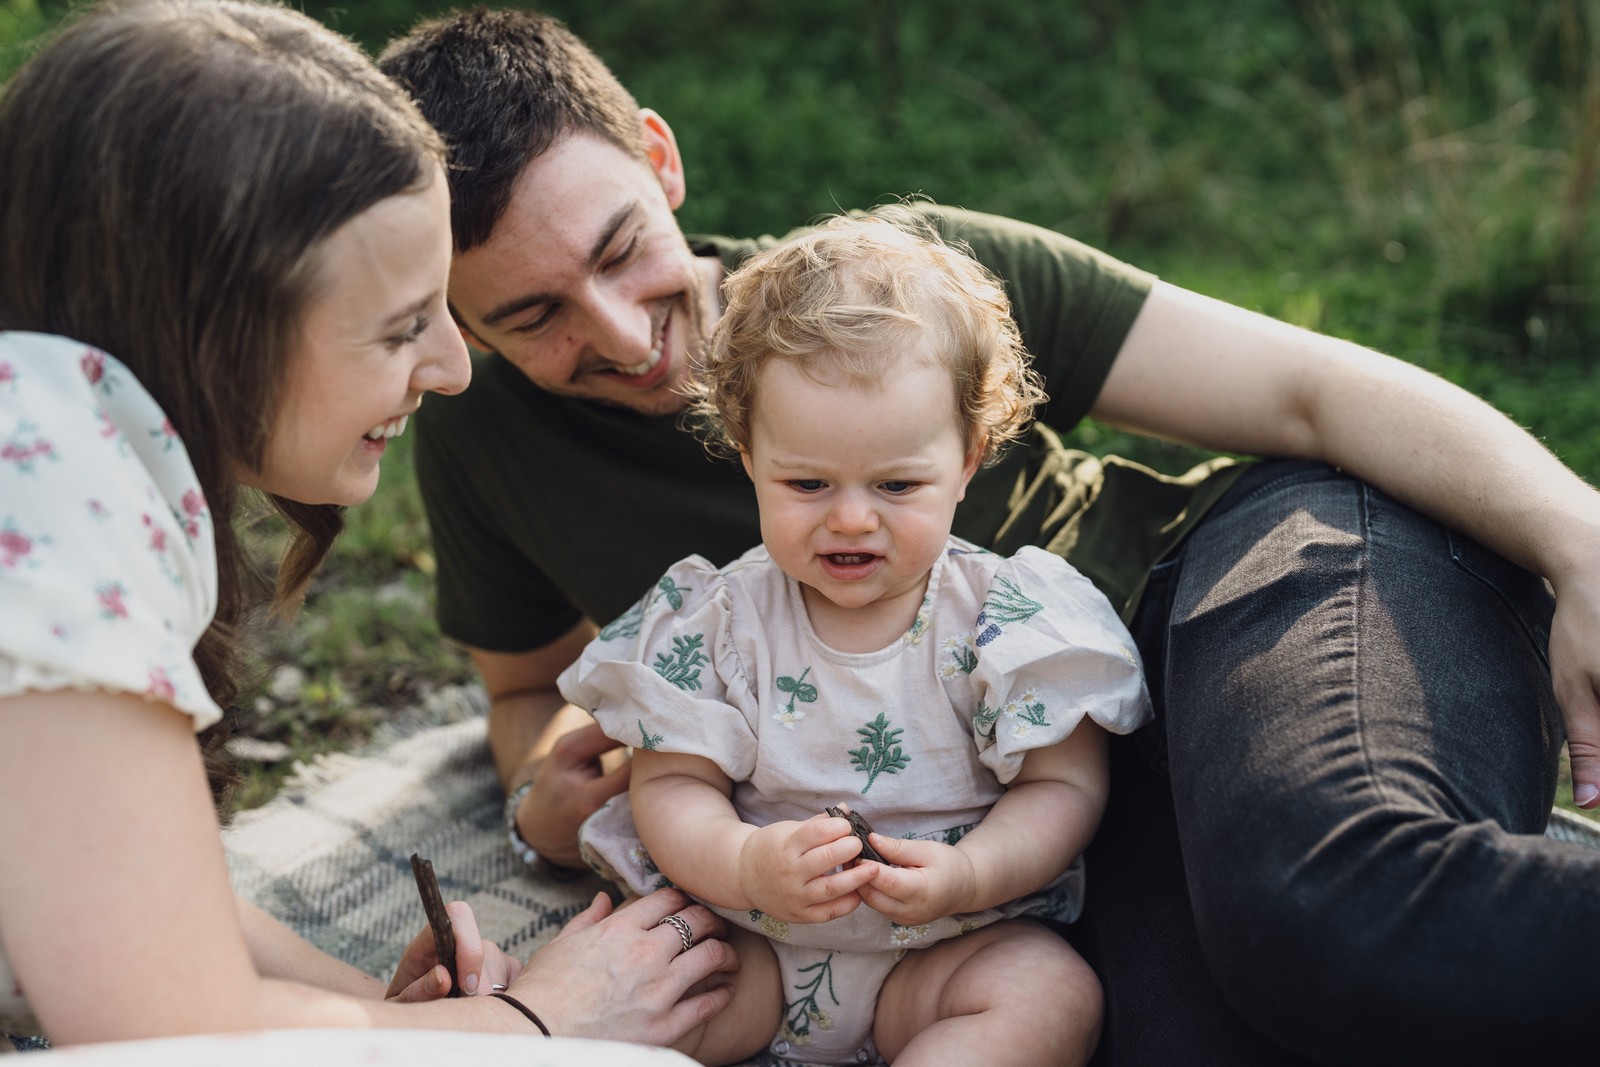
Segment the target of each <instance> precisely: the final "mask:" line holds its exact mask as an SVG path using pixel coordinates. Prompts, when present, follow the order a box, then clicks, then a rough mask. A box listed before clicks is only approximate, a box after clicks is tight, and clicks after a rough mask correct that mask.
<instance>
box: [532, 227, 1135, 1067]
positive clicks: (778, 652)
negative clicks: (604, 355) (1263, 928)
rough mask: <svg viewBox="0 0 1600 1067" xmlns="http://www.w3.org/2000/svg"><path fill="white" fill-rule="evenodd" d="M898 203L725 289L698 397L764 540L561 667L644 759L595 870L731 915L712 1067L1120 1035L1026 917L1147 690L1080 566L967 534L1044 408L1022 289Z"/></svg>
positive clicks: (1056, 889) (786, 249) (1037, 909)
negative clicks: (1027, 343)
mask: <svg viewBox="0 0 1600 1067" xmlns="http://www.w3.org/2000/svg"><path fill="white" fill-rule="evenodd" d="M882 216H890V217H882ZM891 218H892V221H891ZM908 218H909V216H898V215H896V214H895V213H894V212H893V211H892V210H891V211H885V212H881V213H880V216H878V217H874V216H864V217H841V218H837V219H834V220H832V221H831V222H829V223H827V224H826V225H823V226H821V227H818V228H816V229H814V230H811V231H808V232H807V233H805V234H804V235H802V236H800V237H798V238H795V239H792V240H789V241H786V242H784V243H781V244H779V245H777V246H775V247H773V248H771V249H768V250H766V251H765V252H763V253H760V254H758V255H756V256H755V257H753V258H752V259H750V260H749V261H748V262H746V263H745V264H744V265H743V266H742V267H740V269H739V270H737V271H736V272H735V273H734V274H733V275H732V276H730V277H729V278H728V279H727V280H726V282H725V283H724V285H723V289H722V294H723V298H724V301H725V310H724V312H723V314H722V317H721V320H720V322H719V324H718V326H717V330H716V333H715V335H714V336H713V338H712V340H711V345H710V350H709V352H708V354H707V357H706V363H705V366H704V367H703V368H702V370H701V373H700V375H699V380H698V383H697V390H698V395H697V397H696V402H695V407H694V410H695V411H696V412H698V413H699V414H700V415H701V416H702V418H703V420H704V421H705V423H706V426H707V436H708V438H709V440H710V442H711V443H712V445H713V446H714V447H717V448H720V449H722V450H724V451H727V452H730V453H732V454H734V455H737V456H738V458H739V459H740V461H741V462H742V463H743V464H744V468H745V470H746V472H747V473H748V474H749V476H750V479H751V481H752V483H753V484H754V486H755V493H756V500H757V503H758V505H759V508H760V514H761V537H762V543H761V544H760V545H759V546H757V547H755V548H753V549H751V550H750V551H749V552H746V553H745V554H744V555H743V556H741V557H740V558H739V559H737V560H735V561H734V562H733V563H731V564H729V565H727V566H725V567H716V566H713V565H712V564H711V563H709V562H707V561H706V560H705V559H703V558H701V557H698V556H695V557H691V558H689V559H686V560H684V561H682V562H681V563H678V564H676V565H675V566H673V567H672V568H671V569H670V570H669V571H668V572H667V574H666V575H664V576H663V577H662V578H661V580H660V581H659V582H657V583H656V585H655V587H654V588H652V589H651V590H650V591H649V592H648V593H647V594H646V595H645V597H644V598H643V599H642V600H641V601H640V602H639V603H638V604H637V605H635V606H634V607H633V608H632V609H631V610H630V611H628V612H627V613H626V614H624V615H623V616H622V617H620V618H618V619H617V620H615V621H614V622H612V623H611V624H610V625H608V626H606V627H605V628H604V629H602V630H601V632H600V635H599V637H597V638H596V640H595V641H594V642H593V643H591V644H590V645H589V647H588V648H587V649H586V650H585V652H584V654H583V655H582V657H581V658H580V659H579V660H578V662H577V663H575V664H574V665H573V666H572V667H571V668H569V669H568V671H567V672H566V673H565V674H563V675H562V677H561V681H560V685H561V690H562V693H563V694H564V695H565V696H566V697H567V699H568V700H571V701H572V702H574V703H576V704H579V705H581V706H583V707H587V708H589V709H591V710H592V711H593V713H594V715H595V718H596V719H598V720H599V722H600V723H601V725H602V726H603V727H604V728H605V730H606V732H607V733H608V734H610V735H611V736H612V737H614V738H616V739H618V740H620V741H624V742H626V743H628V744H631V745H632V746H634V750H635V752H634V765H633V771H632V786H631V793H630V795H628V796H623V797H619V798H617V799H616V800H614V801H612V802H611V803H610V804H609V805H607V806H606V807H605V808H603V809H601V811H599V812H597V813H596V814H595V815H594V816H593V817H592V818H591V819H590V820H589V821H588V822H587V823H586V824H585V826H584V830H583V835H582V838H583V843H584V848H585V853H586V855H587V856H588V857H589V859H590V861H591V863H593V864H594V865H595V866H596V868H597V869H599V870H601V871H602V873H605V874H606V875H607V876H609V877H612V878H614V879H616V880H617V881H619V882H621V883H623V884H625V885H626V886H627V887H628V888H629V889H630V890H631V891H634V892H640V893H643V892H648V891H649V890H651V889H653V888H655V887H657V886H660V885H664V884H667V882H668V880H670V881H671V883H673V884H675V885H677V886H678V887H679V888H681V889H684V890H686V891H688V892H689V893H691V894H693V895H694V896H695V897H697V898H698V899H700V900H701V901H703V902H704V903H706V904H707V905H709V906H710V907H712V908H713V909H714V910H716V911H717V912H718V913H719V914H721V915H723V916H724V917H726V918H727V919H728V920H729V921H730V924H732V925H734V926H736V927H738V928H741V929H742V931H744V935H743V937H742V938H740V939H739V940H738V941H737V945H738V948H739V955H740V960H741V962H742V967H741V969H740V971H739V974H738V976H737V979H736V994H735V998H734V1002H733V1005H732V1006H731V1007H730V1008H728V1009H727V1010H726V1011H724V1012H723V1013H722V1014H721V1015H719V1016H717V1017H716V1018H714V1019H712V1020H711V1021H710V1022H709V1023H707V1024H706V1025H705V1026H704V1027H703V1028H702V1029H701V1031H699V1032H698V1033H696V1034H694V1035H691V1037H692V1039H693V1040H692V1041H691V1042H690V1048H689V1050H690V1051H692V1052H693V1053H694V1054H695V1055H696V1056H697V1057H699V1058H700V1059H701V1060H703V1061H704V1062H708V1063H721V1062H734V1061H737V1060H740V1059H744V1058H747V1057H749V1056H750V1055H752V1054H754V1053H756V1052H758V1051H761V1050H762V1049H763V1048H765V1049H766V1050H767V1051H768V1052H769V1053H770V1054H771V1055H774V1056H777V1057H779V1058H792V1059H795V1060H801V1061H805V1062H811V1063H870V1062H880V1061H881V1060H882V1059H884V1058H887V1059H888V1060H890V1061H892V1062H895V1063H924V1062H960V1063H986V1064H1002V1063H1012V1062H1015V1063H1018V1064H1037V1063H1080V1062H1084V1061H1086V1060H1087V1059H1088V1057H1089V1054H1090V1053H1091V1052H1092V1051H1093V1048H1094V1044H1095V1040H1096V1038H1097V1035H1098V1031H1099V1025H1100V1009H1101V998H1100V988H1099V984H1098V981H1097V980H1096V978H1095V976H1094V974H1093V972H1092V971H1091V970H1090V969H1089V967H1088V966H1087V964H1085V963H1084V961H1083V960H1082V959H1081V958H1080V957H1079V956H1078V955H1077V954H1076V952H1074V951H1073V949H1072V948H1071V947H1070V946H1068V945H1067V943H1066V942H1065V941H1063V940H1061V939H1060V938H1059V937H1057V936H1056V935H1055V934H1054V933H1053V932H1051V931H1050V930H1049V929H1048V928H1046V927H1045V926H1043V925H1041V924H1040V923H1039V922H1038V921H1037V918H1036V917H1039V918H1051V919H1057V920H1061V921H1071V920H1072V919H1073V918H1075V917H1076V915H1077V913H1078V911H1079V910H1080V909H1081V907H1082V897H1083V885H1084V872H1083V865H1082V862H1081V860H1080V859H1079V857H1080V854H1081V853H1082V851H1083V849H1084V846H1085V845H1086V844H1087V843H1088V841H1089V839H1090V837H1091V836H1092V835H1093V833H1094V829H1095V826H1096V824H1097V823H1098V820H1099V818H1100V814H1101V812H1102V810H1103V808H1104V804H1105V797H1106V777H1107V769H1106V745H1105V735H1104V732H1103V731H1104V730H1107V729H1109V730H1113V731H1117V732H1127V731H1130V730H1132V729H1134V728H1136V727H1138V726H1140V725H1142V724H1143V723H1144V722H1145V721H1146V720H1147V719H1148V718H1149V715H1150V711H1149V699H1148V696H1147V694H1146V691H1145V686H1144V681H1143V678H1142V676H1141V673H1140V669H1139V661H1138V656H1137V653H1136V652H1135V651H1134V644H1133V640H1132V638H1131V637H1130V636H1129V634H1128V632H1127V630H1126V629H1125V628H1124V627H1123V625H1122V623H1121V622H1120V620H1119V619H1118V618H1117V614H1116V612H1115V611H1114V610H1113V609H1112V607H1111V605H1110V603H1109V602H1108V601H1107V600H1106V599H1105V597H1104V596H1102V595H1101V594H1100V593H1099V592H1098V591H1097V590H1096V589H1095V588H1094V587H1093V586H1092V585H1090V583H1089V582H1088V581H1087V580H1086V579H1085V578H1083V577H1082V576H1081V575H1079V574H1078V573H1077V571H1075V570H1074V569H1073V568H1072V567H1071V566H1069V565H1068V564H1067V563H1066V562H1065V561H1063V560H1062V559H1060V558H1058V557H1056V556H1054V555H1051V554H1049V553H1047V552H1044V551H1042V550H1039V549H1036V548H1024V549H1022V550H1021V551H1020V552H1018V553H1017V554H1016V555H1014V556H1011V557H1009V558H1004V557H1000V556H997V555H994V554H993V553H990V552H987V551H985V550H983V549H980V548H977V547H975V546H974V545H972V544H970V543H968V542H966V541H963V540H961V539H960V538H957V537H954V536H953V535H952V534H951V532H950V530H951V522H952V519H953V517H954V514H955V509H956V505H957V504H958V503H959V502H960V500H961V499H962V496H963V494H964V492H965V490H966V486H967V482H968V481H969V480H970V479H971V477H972V475H973V473H974V472H975V471H976V470H977V468H978V467H979V465H980V464H982V463H983V462H985V461H986V460H991V459H993V458H994V456H995V455H996V454H997V452H998V451H999V450H1000V449H1001V448H1002V447H1003V446H1004V445H1005V444H1006V443H1008V442H1010V441H1012V440H1014V439H1015V438H1016V437H1017V435H1018V434H1019V433H1020V432H1021V431H1022V430H1023V429H1024V428H1025V427H1026V425H1027V424H1028V422H1029V420H1030V419H1031V417H1032V413H1033V410H1034V408H1035V407H1036V406H1037V405H1038V404H1039V403H1040V402H1041V401H1042V400H1043V399H1044V394H1043V392H1042V390H1041V388H1040V386H1039V382H1038V379H1037V376H1036V375H1035V374H1034V373H1033V371H1032V370H1030V369H1029V366H1028V357H1027V354H1026V353H1025V352H1024V351H1023V349H1022V345H1021V342H1020V339H1019V337H1018V335H1017V331H1016V327H1015V326H1014V325H1013V322H1012V318H1011V314H1010V304H1009V302H1008V300H1007V298H1006V295H1005V291H1004V288H1003V286H1002V285H1001V283H1000V282H999V281H998V280H997V279H996V278H995V277H994V276H993V275H991V274H990V273H989V272H988V271H987V270H985V269H984V268H983V267H982V266H980V265H979V264H978V263H977V262H976V261H974V260H973V259H971V258H970V257H968V256H966V255H965V254H964V253H963V252H962V251H961V250H959V249H957V248H954V247H952V246H950V245H947V244H945V243H944V242H943V241H941V240H940V239H939V238H938V237H937V236H935V235H933V234H931V233H928V232H914V230H913V229H912V228H911V227H910V225H909V224H908V223H907V222H906V219H908ZM829 807H833V808H834V809H835V810H836V811H838V810H841V809H846V810H848V809H853V811H854V812H855V813H859V814H860V815H864V816H865V817H866V818H867V819H869V820H870V822H871V824H872V825H873V827H874V828H875V832H870V833H869V832H866V831H862V832H861V833H859V834H858V833H857V832H856V831H855V828H854V827H853V823H852V820H851V819H849V818H846V817H841V816H839V815H829V814H826V813H825V809H827V808H829ZM868 846H870V848H869V847H868ZM757 935H759V936H757ZM686 940H687V938H686ZM1064 993H1065V994H1066V995H1065V996H1063V994H1064Z"/></svg>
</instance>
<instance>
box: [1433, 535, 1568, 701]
mask: <svg viewBox="0 0 1600 1067" xmlns="http://www.w3.org/2000/svg"><path fill="white" fill-rule="evenodd" d="M1445 533H1446V534H1447V535H1448V536H1449V538H1450V558H1451V559H1453V560H1455V563H1456V566H1458V567H1460V568H1461V569H1462V570H1464V571H1466V572H1467V573H1468V574H1470V575H1472V577H1473V578H1475V579H1476V580H1477V581H1479V582H1482V583H1483V584H1484V585H1485V586H1487V587H1488V588H1489V589H1491V590H1493V592H1494V594H1495V595H1496V596H1497V597H1499V598H1500V602H1501V603H1503V604H1504V605H1505V606H1506V608H1507V610H1509V611H1510V612H1511V615H1512V617H1513V618H1515V619H1516V620H1517V622H1518V623H1519V624H1520V625H1521V626H1522V632H1523V633H1524V634H1525V635H1527V638H1528V642H1529V643H1530V644H1532V645H1533V650H1534V651H1535V652H1536V653H1538V655H1539V659H1540V660H1542V661H1543V662H1544V665H1545V669H1546V670H1548V669H1549V667H1550V620H1551V617H1552V615H1553V614H1554V613H1555V598H1554V597H1553V596H1551V595H1550V589H1549V587H1548V586H1547V585H1545V581H1544V579H1543V578H1541V577H1539V576H1538V575H1537V574H1534V573H1533V572H1532V571H1528V570H1524V569H1523V568H1521V567H1519V566H1517V565H1516V564H1515V563H1512V562H1511V561H1510V560H1508V559H1506V558H1504V557H1503V556H1500V555H1498V554H1496V553H1494V552H1491V551H1489V550H1488V549H1487V548H1484V547H1483V546H1482V545H1480V544H1478V542H1476V541H1474V540H1473V539H1472V538H1470V537H1467V536H1466V535H1464V534H1459V533H1456V532H1455V531H1454V530H1449V529H1447V530H1446V531H1445Z"/></svg>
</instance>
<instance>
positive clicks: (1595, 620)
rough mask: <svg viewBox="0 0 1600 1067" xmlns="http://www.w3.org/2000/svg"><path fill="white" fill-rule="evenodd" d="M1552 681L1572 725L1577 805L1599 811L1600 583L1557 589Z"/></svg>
mask: <svg viewBox="0 0 1600 1067" xmlns="http://www.w3.org/2000/svg"><path fill="white" fill-rule="evenodd" d="M1550 675H1551V681H1552V683H1553V684H1554V686H1555V693H1556V700H1557V701H1558V702H1559V703H1560V704H1561V714H1562V717H1563V718H1564V719H1565V720H1566V724H1567V754H1568V757H1569V758H1570V759H1571V761H1572V799H1573V801H1574V802H1575V803H1576V804H1577V805H1578V807H1580V808H1592V807H1595V806H1596V805H1600V578H1595V579H1593V580H1583V579H1579V580H1568V581H1566V582H1564V583H1563V584H1562V585H1561V586H1560V587H1558V588H1557V589H1556V614H1555V619H1554V621H1553V622H1552V623H1551V625H1550Z"/></svg>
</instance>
